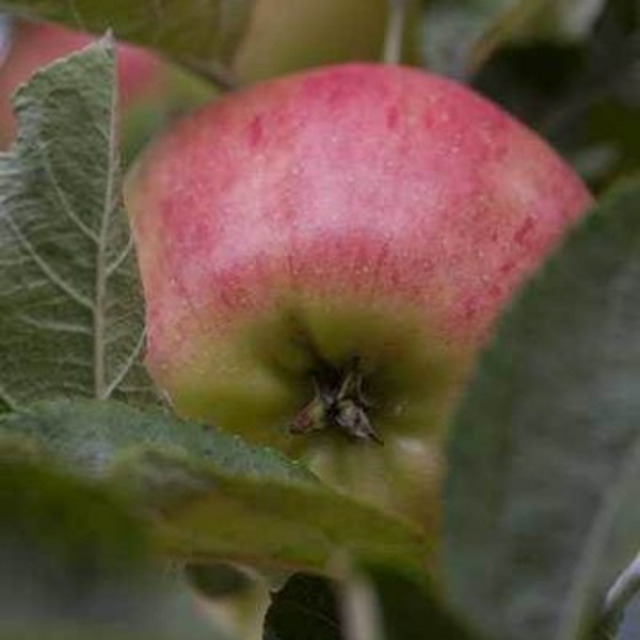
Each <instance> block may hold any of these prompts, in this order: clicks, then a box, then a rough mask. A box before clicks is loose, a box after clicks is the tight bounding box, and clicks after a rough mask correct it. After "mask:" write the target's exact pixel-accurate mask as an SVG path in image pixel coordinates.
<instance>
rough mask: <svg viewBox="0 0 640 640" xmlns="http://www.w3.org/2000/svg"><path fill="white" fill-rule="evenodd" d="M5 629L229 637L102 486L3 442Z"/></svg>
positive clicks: (0, 609) (0, 524)
mask: <svg viewBox="0 0 640 640" xmlns="http://www.w3.org/2000/svg"><path fill="white" fill-rule="evenodd" d="M0 456H1V457H0V469H1V472H2V484H1V487H0V565H1V566H2V571H1V572H0V593H1V594H2V598H0V619H1V620H2V624H1V628H0V637H1V638H3V639H9V638H16V639H18V638H20V639H24V638H34V639H36V638H38V639H39V640H40V639H47V640H48V639H51V640H53V639H56V638H59V639H62V638H65V639H66V638H78V640H80V639H82V638H104V639H105V640H107V639H111V640H115V639H116V638H118V639H120V640H125V638H131V639H133V638H149V639H151V638H155V639H156V640H160V639H161V638H163V639H165V640H171V639H172V638H173V639H175V638H184V639H185V640H186V639H191V640H196V639H203V638H208V639H211V638H215V639H218V640H223V638H224V637H226V636H222V635H221V634H219V633H217V631H216V629H215V628H214V627H212V625H211V623H209V622H208V621H205V619H204V616H198V615H197V614H196V612H195V611H194V606H193V604H194V603H193V596H192V595H191V594H190V593H189V592H188V591H187V590H186V589H185V588H184V586H183V585H182V584H180V580H179V579H177V576H176V575H175V574H174V573H172V572H170V571H167V570H166V569H164V568H159V567H158V566H156V565H155V564H154V563H152V561H151V558H150V556H149V553H148V552H149V548H148V544H147V536H146V533H145V531H144V528H143V527H142V525H141V523H140V522H139V521H138V520H137V519H136V518H134V517H132V516H131V514H130V513H129V512H128V510H127V508H126V506H125V505H124V504H123V503H122V501H121V500H120V499H118V498H117V497H116V496H114V495H112V494H110V493H108V492H106V491H104V490H103V489H102V488H100V487H96V486H89V485H87V484H86V483H84V482H82V481H80V480H78V479H77V478H72V477H70V476H68V475H67V474H62V473H60V472H59V471H57V470H55V469H51V468H48V467H45V466H42V465H40V464H38V463H37V461H36V460H33V459H28V458H27V459H24V458H23V459H20V460H19V459H17V458H16V457H15V450H14V451H12V450H10V449H8V448H7V447H5V446H2V447H1V448H0Z"/></svg>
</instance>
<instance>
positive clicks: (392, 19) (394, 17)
mask: <svg viewBox="0 0 640 640" xmlns="http://www.w3.org/2000/svg"><path fill="white" fill-rule="evenodd" d="M387 2H388V5H389V18H388V20H387V32H386V35H385V39H384V50H383V53H382V59H383V61H384V62H385V63H386V64H400V60H401V59H402V41H403V38H404V29H405V22H406V19H407V0H387Z"/></svg>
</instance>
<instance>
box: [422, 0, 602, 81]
mask: <svg viewBox="0 0 640 640" xmlns="http://www.w3.org/2000/svg"><path fill="white" fill-rule="evenodd" d="M604 4H605V0H553V1H551V0H454V1H453V2H452V1H451V0H436V1H435V2H430V3H429V5H428V7H427V9H426V12H425V18H424V27H423V43H424V44H423V57H424V60H425V62H426V64H427V66H428V67H429V68H430V69H433V70H434V71H437V72H439V73H442V74H445V75H449V76H452V77H455V78H461V79H465V78H468V77H469V76H471V75H472V74H473V73H475V72H476V71H477V70H478V69H479V68H480V67H481V66H482V65H483V64H484V63H485V62H486V60H487V59H488V58H489V57H490V56H491V55H492V53H493V52H494V51H495V50H496V49H498V48H499V47H500V46H502V45H504V44H505V43H507V42H511V41H519V42H522V41H523V40H535V41H538V40H546V41H549V40H550V41H555V42H557V41H560V42H568V41H578V40H582V39H584V38H585V37H587V36H588V35H589V33H590V31H591V28H592V26H593V23H594V21H595V19H596V18H597V16H598V14H599V12H600V10H601V9H602V7H603V6H604Z"/></svg>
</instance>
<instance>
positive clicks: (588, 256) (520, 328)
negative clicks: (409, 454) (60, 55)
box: [443, 180, 640, 640]
mask: <svg viewBox="0 0 640 640" xmlns="http://www.w3.org/2000/svg"><path fill="white" fill-rule="evenodd" d="M638 326H640V182H639V181H637V180H636V181H635V182H629V183H627V184H626V185H623V186H621V187H619V188H618V189H617V190H616V191H614V192H612V193H611V194H610V195H609V196H608V197H607V198H605V199H604V200H603V201H602V203H601V204H600V205H599V206H598V207H596V209H595V211H593V212H592V213H591V215H590V216H588V217H587V218H586V220H585V221H584V222H583V223H582V224H580V225H579V226H578V227H577V228H576V229H575V230H574V232H573V233H571V234H570V236H569V238H568V239H567V241H566V242H565V244H564V246H563V247H562V249H561V250H560V251H559V252H558V253H556V254H555V255H554V256H553V257H552V258H551V259H550V260H549V261H548V263H547V264H546V266H545V268H544V269H543V270H542V271H541V272H540V273H539V274H538V275H537V276H536V277H534V278H533V280H532V281H531V282H530V283H529V284H528V286H527V287H526V288H525V289H524V290H523V292H522V294H521V295H520V296H519V297H518V299H517V300H516V301H515V303H514V305H513V307H512V309H511V310H510V311H509V312H508V313H507V314H506V316H505V317H504V319H503V321H502V322H501V325H500V327H499V329H498V332H497V336H496V338H495V340H494V342H493V344H492V345H491V346H490V348H489V349H488V350H487V352H486V353H485V354H484V356H483V357H482V359H481V362H480V365H479V369H478V371H477V375H476V377H475V380H474V381H473V384H472V385H471V387H470V389H469V391H468V393H467V395H466V398H465V399H464V401H463V403H462V406H461V408H460V410H459V412H458V414H457V417H456V419H455V421H454V424H453V429H452V433H451V439H450V444H449V448H448V458H449V467H448V468H449V470H450V471H449V475H448V478H447V480H446V488H445V505H444V561H443V570H444V574H445V579H446V580H445V582H446V585H447V590H448V592H449V596H450V598H451V600H452V601H453V602H454V604H455V605H456V606H457V607H458V609H459V610H460V611H461V612H463V613H464V614H465V615H466V616H467V617H468V619H469V620H470V621H471V622H472V623H473V624H474V625H475V626H476V627H478V628H479V629H481V630H482V631H483V632H484V633H485V634H487V635H489V636H490V637H492V638H498V639H499V638H505V639H506V638H509V640H527V639H532V640H533V639H534V638H535V639H539V638H550V639H558V640H559V639H562V640H565V639H566V640H569V639H571V640H574V639H575V638H576V637H580V636H579V635H576V634H577V633H579V632H580V631H582V630H583V627H584V626H585V625H588V624H589V622H590V621H591V619H592V618H593V615H594V601H595V599H597V598H598V597H602V596H603V595H604V591H605V589H606V586H607V583H608V582H609V581H611V579H612V578H613V576H614V575H615V573H616V572H617V571H620V570H621V569H622V568H623V566H624V564H626V562H628V561H629V560H630V557H629V556H628V553H629V547H628V545H629V541H631V543H634V544H635V545H636V547H637V546H638V545H640V531H639V530H638V528H637V524H638V523H637V511H636V513H635V514H634V515H631V514H630V513H629V511H628V510H625V509H619V510H617V511H616V510H615V507H616V505H617V504H618V502H619V501H624V503H625V504H631V503H632V502H633V500H635V501H636V503H637V500H638V499H639V498H640V483H639V482H637V468H634V466H633V465H634V464H636V465H637V459H636V460H635V462H634V461H633V460H632V458H631V457H629V456H630V453H629V452H630V451H632V450H634V448H637V447H639V446H640V424H639V423H638V416H639V415H640V394H639V393H638V388H640V340H639V339H638V331H637V329H638ZM633 455H636V454H635V453H634V454H633ZM634 480H635V482H634ZM627 492H630V493H631V495H630V497H629V498H626V497H625V494H626V493H627ZM612 510H613V511H612ZM627 527H629V529H627ZM619 532H625V535H624V536H623V535H622V534H619ZM611 538H615V539H616V540H617V539H620V540H622V538H624V539H625V542H624V544H623V543H622V542H620V541H619V542H616V543H615V544H613V542H612V544H613V546H610V545H609V544H605V543H606V542H607V541H608V540H610V539H611ZM623 556H626V557H623ZM603 566H606V569H607V570H606V571H605V575H604V576H603V575H602V571H601V569H602V567H603Z"/></svg>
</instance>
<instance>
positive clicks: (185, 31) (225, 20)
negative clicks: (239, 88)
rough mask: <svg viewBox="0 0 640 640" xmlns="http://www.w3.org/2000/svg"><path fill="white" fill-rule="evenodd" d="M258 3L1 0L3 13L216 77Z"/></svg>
mask: <svg viewBox="0 0 640 640" xmlns="http://www.w3.org/2000/svg"><path fill="white" fill-rule="evenodd" d="M253 5H254V0H204V1H200V0H180V2H175V1H172V0H137V1H136V2H130V1H129V0H111V1H107V0H74V2H68V1H67V0H0V9H4V10H7V11H12V12H15V13H17V14H19V15H23V16H27V17H33V18H37V19H40V20H49V21H53V22H61V23H63V24H66V25H67V26H69V27H72V28H75V29H81V30H84V31H93V32H95V33H100V34H102V33H104V32H105V31H107V30H108V29H111V30H113V32H114V34H115V36H116V37H117V38H118V39H119V40H128V41H130V42H134V43H137V44H140V45H144V46H147V47H152V48H154V49H157V50H159V51H160V52H162V53H164V54H166V55H168V56H171V57H173V58H175V59H176V60H178V61H180V62H183V63H185V64H187V65H190V66H195V67H197V68H199V69H201V70H203V71H205V72H206V71H207V70H208V71H210V72H215V71H216V69H217V67H218V66H219V65H221V64H222V65H225V64H228V63H229V62H230V61H231V59H232V57H233V54H234V53H235V50H236V48H237V46H238V44H239V41H240V39H241V36H242V35H243V34H244V31H245V29H246V27H247V23H248V21H249V18H250V16H251V13H252V10H253Z"/></svg>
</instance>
